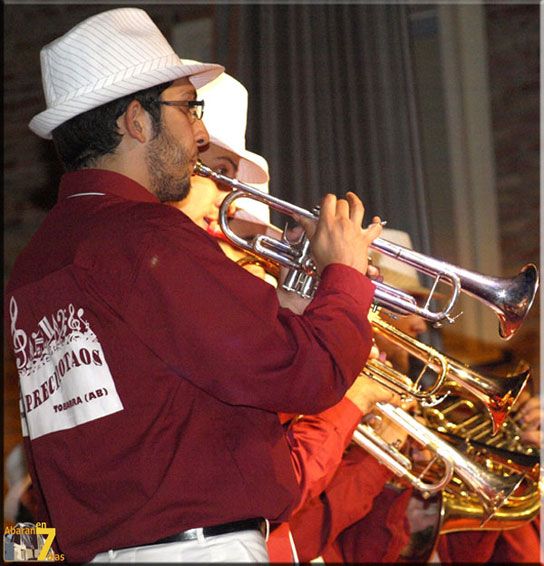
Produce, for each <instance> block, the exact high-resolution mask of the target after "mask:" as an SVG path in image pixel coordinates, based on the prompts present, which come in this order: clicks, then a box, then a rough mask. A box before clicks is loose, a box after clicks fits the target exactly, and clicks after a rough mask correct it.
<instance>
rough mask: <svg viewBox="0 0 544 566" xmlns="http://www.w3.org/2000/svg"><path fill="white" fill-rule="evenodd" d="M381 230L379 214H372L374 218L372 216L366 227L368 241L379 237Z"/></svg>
mask: <svg viewBox="0 0 544 566" xmlns="http://www.w3.org/2000/svg"><path fill="white" fill-rule="evenodd" d="M382 230H383V224H382V221H381V218H380V217H379V216H374V218H372V223H371V224H370V225H369V226H368V228H367V229H366V232H367V237H368V239H369V241H371V242H373V241H374V240H375V239H376V238H379V237H380V236H381V233H382Z"/></svg>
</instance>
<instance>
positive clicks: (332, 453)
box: [286, 397, 362, 508]
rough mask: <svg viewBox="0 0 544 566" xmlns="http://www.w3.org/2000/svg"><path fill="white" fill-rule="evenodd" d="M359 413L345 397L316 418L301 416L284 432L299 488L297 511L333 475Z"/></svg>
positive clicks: (321, 489)
mask: <svg viewBox="0 0 544 566" xmlns="http://www.w3.org/2000/svg"><path fill="white" fill-rule="evenodd" d="M361 417H362V412H361V411H360V410H359V409H358V408H357V406H356V405H355V404H354V403H353V402H352V401H350V400H349V399H348V398H346V397H344V398H343V399H342V400H341V401H340V402H339V403H337V404H336V405H334V406H333V407H331V408H330V409H327V410H326V411H323V412H321V413H319V414H317V415H304V416H302V417H300V418H298V419H295V420H294V421H293V424H291V425H290V426H289V428H288V430H287V433H286V438H287V443H288V444H289V452H290V455H291V462H292V464H293V468H294V470H295V475H296V477H297V480H298V483H299V485H300V488H301V498H300V503H299V506H298V507H299V508H300V506H301V505H303V504H304V502H305V501H306V500H307V499H311V498H313V497H317V496H318V495H319V494H320V493H321V492H322V491H323V490H324V489H325V487H326V486H327V484H328V483H329V481H330V479H331V478H332V476H333V475H334V473H335V472H336V470H337V468H338V466H339V464H340V462H341V461H342V454H343V452H344V450H345V448H346V446H347V444H348V443H349V441H350V439H351V436H352V434H353V430H354V429H355V427H356V426H357V423H358V422H359V421H360V420H361Z"/></svg>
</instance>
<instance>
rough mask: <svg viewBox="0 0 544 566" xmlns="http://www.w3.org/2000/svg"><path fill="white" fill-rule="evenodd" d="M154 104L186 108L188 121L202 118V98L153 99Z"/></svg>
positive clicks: (192, 121) (191, 121)
mask: <svg viewBox="0 0 544 566" xmlns="http://www.w3.org/2000/svg"><path fill="white" fill-rule="evenodd" d="M153 102H154V103H155V104H161V105H163V106H176V107H178V108H187V109H188V112H187V116H188V117H189V122H190V123H191V124H193V123H194V122H195V120H202V116H204V101H203V100H154V101H153Z"/></svg>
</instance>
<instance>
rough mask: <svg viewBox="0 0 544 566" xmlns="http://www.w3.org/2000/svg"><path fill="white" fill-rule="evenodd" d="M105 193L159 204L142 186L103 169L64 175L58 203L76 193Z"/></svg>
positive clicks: (83, 170) (123, 176)
mask: <svg viewBox="0 0 544 566" xmlns="http://www.w3.org/2000/svg"><path fill="white" fill-rule="evenodd" d="M92 192H94V193H96V192H100V193H106V194H109V195H116V196H118V197H121V198H123V199H126V200H133V201H137V202H154V203H160V201H159V199H158V198H157V197H156V196H155V195H153V194H151V193H150V192H149V191H148V190H147V189H146V188H145V187H144V186H143V185H140V183H137V182H136V181H134V180H133V179H130V178H129V177H126V176H125V175H121V174H120V173H114V172H113V171H106V170H105V169H82V170H80V171H72V172H70V173H65V174H64V175H63V176H62V178H61V181H60V187H59V196H58V202H60V201H62V200H64V199H66V198H68V197H70V196H73V195H76V194H78V193H92Z"/></svg>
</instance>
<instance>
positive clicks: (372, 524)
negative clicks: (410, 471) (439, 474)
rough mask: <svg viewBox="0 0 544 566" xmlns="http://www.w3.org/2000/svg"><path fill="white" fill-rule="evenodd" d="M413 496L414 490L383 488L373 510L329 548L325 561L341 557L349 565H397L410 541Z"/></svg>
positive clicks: (325, 552) (345, 531)
mask: <svg viewBox="0 0 544 566" xmlns="http://www.w3.org/2000/svg"><path fill="white" fill-rule="evenodd" d="M411 493H412V490H411V489H402V490H401V491H397V490H396V489H392V488H385V489H383V490H382V492H381V493H380V494H379V495H378V496H377V497H376V499H374V505H373V506H372V510H371V511H370V512H369V513H368V514H367V515H366V516H364V517H363V518H362V519H360V520H359V521H357V522H356V523H354V524H353V525H351V526H350V527H348V528H347V529H345V530H344V531H343V532H341V533H340V534H339V536H338V538H337V539H336V540H335V541H334V542H333V544H332V545H331V547H329V548H327V549H325V551H324V553H323V558H324V560H325V562H329V561H330V559H331V557H332V556H340V557H341V561H342V562H343V563H347V564H360V563H369V564H375V563H384V562H385V563H393V562H396V561H397V559H398V557H399V555H400V552H401V550H402V549H403V547H404V546H405V545H406V544H407V543H408V540H409V527H408V521H407V519H406V507H407V505H408V502H409V500H410V496H411Z"/></svg>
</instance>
